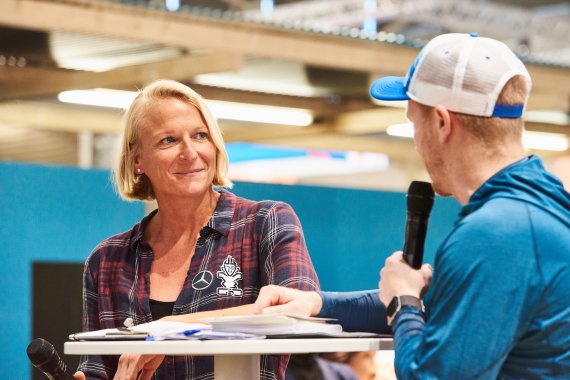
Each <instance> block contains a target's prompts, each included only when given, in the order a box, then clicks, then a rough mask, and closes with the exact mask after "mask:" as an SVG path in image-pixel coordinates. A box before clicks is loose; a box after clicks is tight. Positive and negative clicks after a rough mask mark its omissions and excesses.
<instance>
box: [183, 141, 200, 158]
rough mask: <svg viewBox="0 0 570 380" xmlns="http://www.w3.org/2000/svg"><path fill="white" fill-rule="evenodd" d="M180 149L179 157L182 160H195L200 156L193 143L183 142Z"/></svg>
mask: <svg viewBox="0 0 570 380" xmlns="http://www.w3.org/2000/svg"><path fill="white" fill-rule="evenodd" d="M180 147H181V149H180V155H179V157H180V159H181V160H194V159H195V158H196V157H197V156H198V153H197V152H196V149H195V148H194V145H193V144H192V142H191V141H183V142H182V144H180Z"/></svg>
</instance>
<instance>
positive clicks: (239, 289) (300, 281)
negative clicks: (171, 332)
mask: <svg viewBox="0 0 570 380" xmlns="http://www.w3.org/2000/svg"><path fill="white" fill-rule="evenodd" d="M220 193H221V196H220V198H219V200H218V204H217V207H216V210H215V211H214V213H213V214H212V217H211V219H210V221H209V222H208V224H207V226H205V227H204V228H203V229H202V231H201V232H200V238H199V239H198V242H197V244H196V250H195V252H194V255H193V256H192V261H191V263H190V268H189V271H188V276H187V277H186V281H185V283H184V287H183V289H182V291H181V292H180V295H179V296H178V299H177V300H176V302H175V305H174V309H173V315H177V314H187V313H195V312H199V311H208V310H217V309H224V308H228V307H233V306H240V305H245V304H251V303H253V302H254V301H255V299H256V298H257V295H258V293H259V289H260V288H261V287H262V286H264V285H268V284H276V285H282V286H287V287H292V288H298V289H303V290H317V289H318V288H319V282H318V279H317V275H316V273H315V270H314V268H313V264H312V262H311V259H310V257H309V254H308V252H307V247H306V244H305V238H304V236H303V231H302V229H301V224H300V222H299V219H298V218H297V215H296V214H295V212H294V211H293V209H292V208H291V207H290V206H289V205H288V204H286V203H283V202H274V201H261V202H254V201H250V200H247V199H244V198H240V197H237V196H235V195H234V194H232V193H231V192H229V191H227V190H221V191H220ZM155 213H156V211H154V212H153V213H151V214H150V215H148V216H147V217H145V218H143V219H142V221H141V222H140V223H138V224H136V225H135V226H134V227H133V228H132V229H131V230H130V231H127V232H124V233H122V234H119V235H115V236H112V237H110V238H108V239H106V240H104V241H103V242H101V243H100V244H99V245H98V246H97V247H96V248H95V249H94V251H93V252H92V253H91V254H90V256H89V257H88V258H87V261H86V263H85V272H84V286H83V287H84V289H83V305H84V306H83V329H84V330H85V331H91V330H98V329H106V328H116V327H121V326H123V323H124V321H125V320H126V319H127V318H132V320H133V321H134V323H135V324H140V323H145V322H150V321H152V316H151V311H150V307H149V294H150V267H151V263H152V259H153V253H152V248H151V247H150V246H149V244H148V243H146V242H145V241H144V239H143V233H144V230H145V227H146V226H147V225H148V222H149V220H150V219H151V218H152V217H153V216H154V214H155ZM287 360H288V357H287V356H262V357H261V373H260V375H261V378H262V379H282V378H283V377H284V372H285V367H286V365H287ZM117 363H118V356H110V355H109V356H94V355H90V356H84V357H82V358H81V362H80V365H79V370H80V371H83V372H85V374H86V375H87V378H88V379H89V378H92V379H93V378H95V379H100V378H103V379H107V378H112V377H113V374H114V373H115V371H116V368H117ZM213 370H214V366H213V358H212V357H204V356H195V357H194V356H167V357H166V358H165V360H164V362H163V363H162V365H161V366H160V368H159V369H158V370H157V371H156V374H155V376H154V377H153V379H201V380H206V379H213V378H214V373H213V372H214V371H213Z"/></svg>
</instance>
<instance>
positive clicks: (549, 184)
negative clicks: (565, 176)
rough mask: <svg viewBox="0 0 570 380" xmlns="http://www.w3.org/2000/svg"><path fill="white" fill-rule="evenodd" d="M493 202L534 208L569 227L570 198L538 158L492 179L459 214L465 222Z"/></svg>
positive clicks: (509, 169) (522, 162) (515, 165)
mask: <svg viewBox="0 0 570 380" xmlns="http://www.w3.org/2000/svg"><path fill="white" fill-rule="evenodd" d="M494 198H510V199H516V200H521V201H524V202H527V203H529V204H532V205H534V206H536V207H538V208H540V209H542V210H544V211H545V212H547V213H549V214H552V215H553V216H555V217H556V218H557V219H559V220H560V221H561V222H562V223H564V224H565V225H566V226H568V227H570V194H569V193H568V192H567V191H566V190H564V187H563V185H562V183H561V182H560V180H559V179H558V178H557V177H556V176H554V175H552V174H550V173H549V172H547V171H546V170H545V169H544V166H543V165H542V162H541V160H540V158H538V157H537V156H534V155H533V156H529V157H525V158H523V159H522V160H520V161H517V162H514V163H512V164H511V165H509V166H507V167H505V168H504V169H502V170H501V171H499V172H498V173H496V174H495V175H494V176H492V177H491V178H489V179H488V180H487V181H486V182H485V183H484V184H483V185H481V187H480V188H479V189H477V191H476V192H475V193H474V194H473V195H472V196H471V199H470V200H469V203H468V204H466V205H465V206H464V207H463V208H462V209H461V212H460V216H461V217H462V218H463V217H465V216H467V215H469V214H471V213H472V212H474V211H475V210H477V209H478V208H479V207H481V206H482V205H483V204H484V203H486V202H487V201H489V200H490V199H494Z"/></svg>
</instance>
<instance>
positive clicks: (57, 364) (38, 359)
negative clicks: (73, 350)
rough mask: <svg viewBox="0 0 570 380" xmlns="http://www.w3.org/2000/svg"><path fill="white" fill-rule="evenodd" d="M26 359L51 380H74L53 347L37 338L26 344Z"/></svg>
mask: <svg viewBox="0 0 570 380" xmlns="http://www.w3.org/2000/svg"><path fill="white" fill-rule="evenodd" d="M26 353H27V354H28V358H30V361H31V362H32V364H33V365H34V367H36V368H38V369H39V370H40V371H42V372H43V373H44V375H46V376H47V377H48V379H52V380H74V378H73V373H72V372H71V371H70V370H69V369H68V368H67V366H66V365H65V363H64V362H63V360H61V358H60V357H59V355H58V353H57V351H56V350H55V348H54V347H53V345H52V344H51V343H50V342H48V341H47V340H45V339H42V338H37V339H34V340H32V341H31V342H30V344H28V348H27V349H26Z"/></svg>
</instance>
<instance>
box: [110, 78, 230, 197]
mask: <svg viewBox="0 0 570 380" xmlns="http://www.w3.org/2000/svg"><path fill="white" fill-rule="evenodd" d="M170 98H175V99H180V100H182V101H184V102H187V103H189V104H192V105H193V106H195V107H196V108H197V109H198V111H200V114H201V115H202V118H203V119H204V121H205V122H206V126H207V127H208V131H209V134H210V137H211V139H212V142H213V143H214V146H215V147H216V172H215V174H214V180H213V182H212V186H223V187H231V186H232V182H231V181H230V179H229V178H228V177H227V173H228V165H229V159H228V153H227V152H226V148H225V145H224V139H223V137H222V132H221V131H220V127H219V126H218V123H217V121H216V119H215V118H214V116H213V115H212V113H211V112H210V110H209V109H208V106H207V105H206V102H205V101H204V98H202V96H200V95H199V94H198V93H196V92H195V91H194V90H192V89H191V88H190V87H188V86H186V85H184V84H182V83H179V82H176V81H172V80H164V79H162V80H157V81H155V82H152V83H151V84H149V85H148V86H146V87H145V88H143V89H142V90H140V91H139V93H138V95H137V97H136V98H135V100H134V101H133V103H132V104H131V106H130V107H129V109H128V110H127V113H126V115H125V119H126V126H125V130H124V131H123V142H122V145H121V154H120V157H119V164H118V166H117V169H116V171H115V181H116V184H117V190H118V191H119V194H120V195H121V197H123V198H124V199H128V200H137V199H138V200H154V199H155V195H154V190H153V188H152V184H151V183H150V180H149V179H148V177H147V176H146V175H144V174H139V175H137V174H135V161H136V157H137V154H138V152H139V149H140V141H139V134H140V128H141V124H142V121H143V119H144V118H145V117H146V116H147V115H148V112H149V110H151V109H152V108H153V107H154V106H155V104H156V103H157V102H159V101H161V100H164V99H170Z"/></svg>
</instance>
